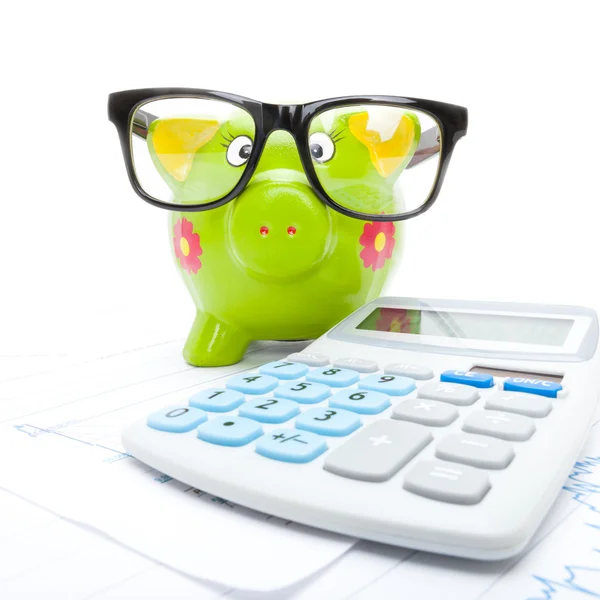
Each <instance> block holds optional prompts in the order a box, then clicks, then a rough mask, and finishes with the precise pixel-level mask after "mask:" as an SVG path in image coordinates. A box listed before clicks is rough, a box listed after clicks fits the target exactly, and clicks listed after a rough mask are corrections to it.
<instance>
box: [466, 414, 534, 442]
mask: <svg viewBox="0 0 600 600" xmlns="http://www.w3.org/2000/svg"><path fill="white" fill-rule="evenodd" d="M462 428H463V431H467V432H468V433H480V434H481V435H491V436H493V437H497V438H500V439H502V440H510V441H513V442H524V441H525V440H528V439H529V438H530V437H531V436H532V435H533V433H534V431H535V423H534V421H533V419H530V418H529V417H524V416H522V415H514V414H509V413H505V412H498V411H494V410H477V411H474V412H472V413H471V414H470V415H469V416H468V417H467V418H466V419H465V422H464V424H463V427H462Z"/></svg>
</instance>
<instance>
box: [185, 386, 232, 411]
mask: <svg viewBox="0 0 600 600" xmlns="http://www.w3.org/2000/svg"><path fill="white" fill-rule="evenodd" d="M243 402H244V395H243V394H240V392H236V391H234V390H220V389H218V388H209V389H207V390H202V391H201V392H198V393H197V394H194V395H193V396H192V397H191V398H190V406H194V407H195V408H203V409H204V410H209V411H211V412H228V411H230V410H233V409H234V408H237V407H238V406H239V405H240V404H242V403H243Z"/></svg>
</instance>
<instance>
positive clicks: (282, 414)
mask: <svg viewBox="0 0 600 600" xmlns="http://www.w3.org/2000/svg"><path fill="white" fill-rule="evenodd" d="M238 413H239V414H240V416H241V417H246V418H248V419H254V420H255V421H260V422H261V423H285V422H286V421H289V419H291V418H292V417H295V416H296V415H297V414H299V413H300V407H299V406H298V404H297V403H296V402H292V401H291V400H281V399H278V398H269V399H265V398H258V399H256V400H251V401H250V402H246V404H243V405H242V406H240V410H239V411H238Z"/></svg>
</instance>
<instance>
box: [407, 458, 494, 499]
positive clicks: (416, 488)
mask: <svg viewBox="0 0 600 600" xmlns="http://www.w3.org/2000/svg"><path fill="white" fill-rule="evenodd" d="M490 487H491V486H490V480H489V478H488V476H487V475H486V474H485V472H484V471H479V470H478V469H474V468H473V467H467V466H466V465H457V464H454V463H448V462H442V461H439V460H425V461H422V462H419V463H417V464H416V465H415V466H414V467H413V468H412V469H411V470H410V471H409V472H408V473H407V475H406V477H405V478H404V489H405V490H408V491H409V492H412V493H413V494H419V496H425V497H426V498H432V499H433V500H441V501H442V502H452V503H454V504H477V503H478V502H481V500H482V499H483V497H484V496H485V495H486V494H487V493H488V491H489V489H490Z"/></svg>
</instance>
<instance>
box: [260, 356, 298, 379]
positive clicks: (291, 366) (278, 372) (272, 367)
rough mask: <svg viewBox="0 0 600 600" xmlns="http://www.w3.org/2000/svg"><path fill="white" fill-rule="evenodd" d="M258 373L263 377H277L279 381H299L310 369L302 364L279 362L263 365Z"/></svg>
mask: <svg viewBox="0 0 600 600" xmlns="http://www.w3.org/2000/svg"><path fill="white" fill-rule="evenodd" d="M258 372H259V373H261V374H262V375H271V376H272V377H277V379H298V378H299V377H304V376H305V375H306V374H307V373H308V367H307V366H306V365H303V364H302V363H297V362H296V363H295V362H287V361H284V360H277V361H275V362H270V363H268V364H266V365H263V366H262V367H261V368H260V369H259V370H258Z"/></svg>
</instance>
